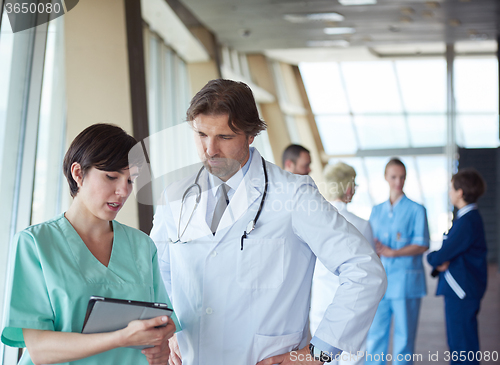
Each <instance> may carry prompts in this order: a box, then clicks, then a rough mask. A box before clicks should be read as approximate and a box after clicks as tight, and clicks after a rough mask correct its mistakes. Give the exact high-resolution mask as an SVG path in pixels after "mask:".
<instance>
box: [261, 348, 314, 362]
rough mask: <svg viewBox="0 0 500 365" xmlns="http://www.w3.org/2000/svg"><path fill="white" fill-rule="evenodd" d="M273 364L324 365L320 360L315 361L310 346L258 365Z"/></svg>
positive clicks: (270, 358) (268, 359)
mask: <svg viewBox="0 0 500 365" xmlns="http://www.w3.org/2000/svg"><path fill="white" fill-rule="evenodd" d="M273 364H281V365H287V364H293V365H323V362H322V361H320V360H314V358H313V357H312V356H311V353H310V351H309V345H307V346H306V347H304V348H302V349H300V350H298V351H292V352H288V353H286V354H283V355H276V356H272V357H268V358H267V359H264V360H262V361H260V362H258V363H257V365H273Z"/></svg>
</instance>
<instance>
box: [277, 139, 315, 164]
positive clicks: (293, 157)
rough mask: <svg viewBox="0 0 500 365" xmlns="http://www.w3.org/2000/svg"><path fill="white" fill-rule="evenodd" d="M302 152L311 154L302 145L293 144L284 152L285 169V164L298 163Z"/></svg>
mask: <svg viewBox="0 0 500 365" xmlns="http://www.w3.org/2000/svg"><path fill="white" fill-rule="evenodd" d="M302 152H306V153H310V152H309V150H308V149H307V148H305V147H303V146H301V145H300V144H291V145H289V146H288V147H287V148H285V150H284V151H283V156H282V157H281V159H282V160H283V167H285V162H286V161H288V160H290V161H292V162H293V163H294V164H295V163H297V160H298V159H299V157H300V154H301V153H302Z"/></svg>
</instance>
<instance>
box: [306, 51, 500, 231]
mask: <svg viewBox="0 0 500 365" xmlns="http://www.w3.org/2000/svg"><path fill="white" fill-rule="evenodd" d="M299 67H300V71H301V74H302V77H303V80H304V84H305V87H306V90H307V94H308V97H309V100H310V104H311V108H312V110H313V113H314V114H315V118H316V122H317V124H318V129H319V132H320V135H321V138H322V142H323V145H324V147H325V152H326V153H327V154H329V155H333V156H335V155H344V157H342V158H341V160H342V161H344V162H345V163H348V164H350V165H352V166H353V167H354V168H355V169H356V172H357V178H356V182H357V184H358V185H359V187H358V189H357V190H356V195H355V196H354V199H353V201H352V203H351V204H350V210H351V211H352V212H354V213H355V214H358V215H359V216H361V217H363V218H365V219H367V218H368V217H369V215H370V212H371V208H372V206H373V205H374V204H379V203H381V202H383V201H384V200H386V199H387V198H388V194H389V190H388V185H387V183H386V181H385V180H384V167H385V164H386V163H387V162H388V161H389V159H390V157H392V156H380V153H378V152H377V150H381V149H393V153H394V154H395V155H398V154H401V155H403V156H402V158H401V159H402V161H403V162H404V163H405V165H406V167H407V180H406V184H405V192H406V194H407V196H408V197H409V198H410V199H413V200H415V201H417V202H418V203H422V204H424V205H425V206H426V208H427V214H428V221H429V226H430V231H431V238H432V240H434V241H440V240H441V236H442V233H443V232H444V231H446V229H447V228H448V224H449V213H448V197H447V192H448V184H449V182H448V173H447V167H446V166H447V162H446V161H447V158H446V156H445V155H444V154H441V155H427V154H425V153H428V151H427V152H426V151H425V148H427V147H444V146H445V145H446V143H447V140H446V131H447V129H446V128H447V106H446V60H445V59H444V58H435V59H427V60H424V59H418V60H412V59H402V60H380V61H370V62H330V63H303V64H300V66H299ZM454 71H455V85H454V88H455V99H456V109H457V115H456V131H457V144H458V145H459V146H461V147H470V148H473V147H474V148H485V147H498V146H499V145H500V143H499V138H498V135H499V131H498V125H499V121H498V61H497V60H496V59H495V58H493V57H490V58H483V59H471V58H470V57H469V58H465V57H463V58H457V59H456V60H455V69H454ZM408 148H423V150H422V153H424V154H420V155H419V154H418V153H417V154H416V155H415V156H408V155H407V153H406V151H408ZM347 155H351V156H352V157H347ZM356 155H358V156H359V155H361V156H370V155H373V156H372V157H355V156H356ZM339 160H340V158H337V157H334V158H332V159H331V160H330V163H335V162H337V161H339Z"/></svg>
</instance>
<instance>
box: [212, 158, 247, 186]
mask: <svg viewBox="0 0 500 365" xmlns="http://www.w3.org/2000/svg"><path fill="white" fill-rule="evenodd" d="M203 165H204V166H205V168H206V169H207V171H208V172H209V173H211V174H212V175H214V176H216V177H218V178H219V179H221V180H223V181H227V180H229V179H230V178H231V176H233V175H234V174H236V173H237V172H238V170H239V169H240V168H241V163H240V162H239V161H236V160H233V159H231V158H221V157H216V158H209V157H205V159H204V160H203Z"/></svg>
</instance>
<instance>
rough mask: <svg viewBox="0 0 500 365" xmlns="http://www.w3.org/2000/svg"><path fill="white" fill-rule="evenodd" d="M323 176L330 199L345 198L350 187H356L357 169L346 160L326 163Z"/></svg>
mask: <svg viewBox="0 0 500 365" xmlns="http://www.w3.org/2000/svg"><path fill="white" fill-rule="evenodd" d="M323 176H324V177H325V180H326V186H327V193H328V199H330V200H335V199H343V198H344V196H345V194H346V192H347V189H348V188H349V187H351V188H352V189H354V179H355V178H356V170H354V168H353V167H352V166H350V165H348V164H346V163H344V162H338V163H336V164H335V165H326V166H325V169H324V170H323Z"/></svg>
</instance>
